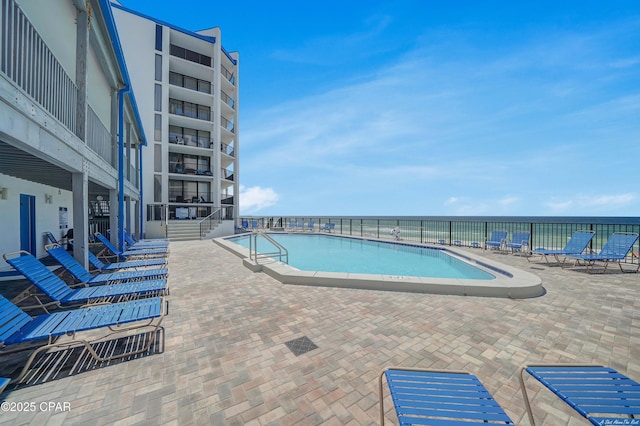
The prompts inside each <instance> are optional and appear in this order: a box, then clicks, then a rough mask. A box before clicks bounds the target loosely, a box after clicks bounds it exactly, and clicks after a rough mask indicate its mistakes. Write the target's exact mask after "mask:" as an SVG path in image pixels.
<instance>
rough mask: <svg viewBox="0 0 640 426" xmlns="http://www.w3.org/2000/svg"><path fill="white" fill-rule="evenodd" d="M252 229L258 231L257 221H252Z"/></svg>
mask: <svg viewBox="0 0 640 426" xmlns="http://www.w3.org/2000/svg"><path fill="white" fill-rule="evenodd" d="M251 229H258V221H257V220H252V221H251Z"/></svg>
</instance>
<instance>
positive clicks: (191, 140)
mask: <svg viewBox="0 0 640 426" xmlns="http://www.w3.org/2000/svg"><path fill="white" fill-rule="evenodd" d="M169 143H172V144H174V145H184V146H194V147H197V148H211V145H212V144H213V140H211V139H205V138H196V137H190V136H182V137H181V136H169Z"/></svg>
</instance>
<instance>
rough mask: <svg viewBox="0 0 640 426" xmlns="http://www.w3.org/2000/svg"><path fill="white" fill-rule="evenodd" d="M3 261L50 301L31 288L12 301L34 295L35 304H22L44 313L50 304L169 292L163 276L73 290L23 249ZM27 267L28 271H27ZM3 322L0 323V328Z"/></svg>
mask: <svg viewBox="0 0 640 426" xmlns="http://www.w3.org/2000/svg"><path fill="white" fill-rule="evenodd" d="M2 257H3V258H4V260H5V261H6V262H7V263H9V264H10V265H11V266H12V267H13V268H14V269H16V270H17V271H19V272H20V273H22V274H23V275H24V276H25V277H26V278H27V279H28V280H29V281H31V283H32V284H33V285H34V286H35V287H37V288H38V289H39V290H40V291H41V292H42V294H44V295H46V296H47V297H48V298H49V299H51V302H47V303H45V302H43V301H42V300H41V299H40V295H41V294H38V293H36V292H34V291H33V290H31V289H29V290H28V291H25V292H22V293H21V294H20V295H19V296H17V297H16V298H15V299H14V302H18V301H23V300H26V299H29V298H33V299H34V300H35V301H36V302H37V304H36V305H33V306H24V308H25V309H27V308H42V309H43V310H44V311H45V312H46V313H49V310H48V309H47V308H48V307H50V306H62V305H67V304H75V305H79V304H83V306H88V305H89V304H91V305H94V304H104V303H111V302H122V301H127V300H133V299H137V298H139V297H151V296H164V295H166V294H167V292H168V285H167V280H166V279H157V280H144V281H135V282H128V283H120V284H113V285H103V286H92V287H83V288H78V289H72V288H71V287H69V286H68V285H67V283H65V282H64V281H63V280H62V279H61V278H60V277H58V276H57V275H55V274H54V273H53V272H51V271H50V270H49V269H48V268H47V267H46V266H44V265H43V264H42V263H41V262H40V261H39V260H38V259H36V258H35V257H34V256H33V255H31V253H29V252H26V251H24V250H21V251H17V252H11V253H5V254H4V255H3V256H2ZM27 268H29V270H27ZM1 326H2V324H1V323H0V327H1Z"/></svg>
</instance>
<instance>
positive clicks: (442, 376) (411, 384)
mask: <svg viewBox="0 0 640 426" xmlns="http://www.w3.org/2000/svg"><path fill="white" fill-rule="evenodd" d="M383 377H385V378H386V380H387V385H388V387H389V392H390V394H391V399H392V400H393V404H394V406H395V411H396V414H397V416H398V420H399V422H400V425H413V424H423V425H459V424H477V423H483V422H484V424H486V423H491V424H506V425H513V424H515V423H514V422H513V421H512V420H511V419H510V418H509V416H508V415H507V414H506V413H505V412H504V410H503V409H502V407H500V405H499V404H498V403H497V402H496V401H495V400H494V399H493V397H492V396H491V394H490V393H489V391H487V389H486V388H485V387H484V386H483V385H482V383H481V382H480V380H478V378H477V377H476V376H474V375H472V374H469V373H467V372H464V371H446V370H445V371H443V370H423V369H413V368H396V367H393V368H387V369H385V370H384V371H383V372H382V373H381V374H380V377H379V380H378V392H379V400H380V424H381V425H384V406H383V400H384V398H383V390H382V382H383V380H382V378H383Z"/></svg>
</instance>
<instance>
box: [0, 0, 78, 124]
mask: <svg viewBox="0 0 640 426" xmlns="http://www.w3.org/2000/svg"><path fill="white" fill-rule="evenodd" d="M0 15H1V17H2V49H0V51H1V56H2V57H1V58H0V70H2V72H3V73H5V74H6V76H7V77H8V78H9V79H10V80H12V81H13V82H14V83H15V84H17V85H18V86H19V87H20V88H21V89H22V90H24V91H25V92H26V93H27V94H28V95H29V96H31V97H32V98H33V99H35V101H36V102H37V103H38V104H40V105H41V106H42V107H43V108H44V109H46V110H47V111H48V112H49V113H50V114H51V115H53V116H54V117H55V118H56V119H58V121H60V122H61V123H62V124H63V125H64V126H65V127H66V128H67V129H69V130H70V131H71V132H73V133H74V134H75V133H76V110H77V103H78V101H77V98H78V88H77V87H76V85H75V84H74V82H73V79H71V78H70V77H69V76H68V75H67V73H66V72H65V70H64V68H62V65H60V63H59V62H58V60H57V59H56V57H55V56H54V55H53V53H52V52H51V50H49V48H48V47H47V45H46V44H45V42H44V40H42V38H41V37H40V35H39V34H38V32H37V31H36V29H35V28H34V26H33V25H32V24H31V22H30V21H29V20H28V19H27V17H26V15H24V13H22V10H21V9H20V8H19V7H18V6H17V5H16V2H15V0H4V1H3V2H2V11H0Z"/></svg>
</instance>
